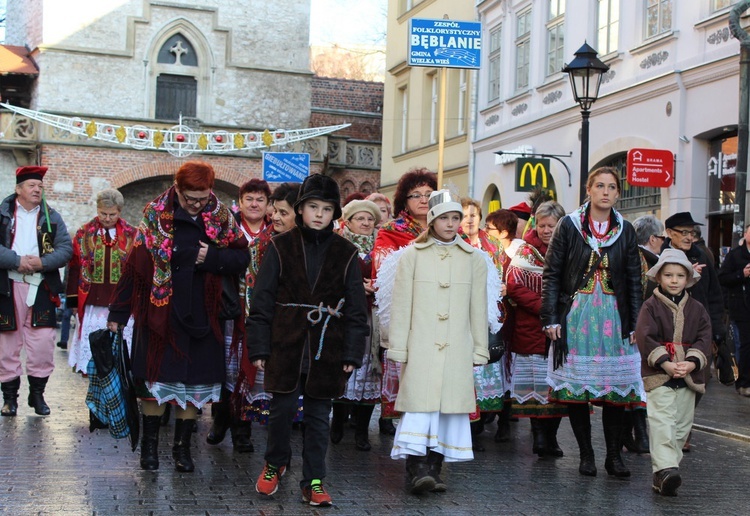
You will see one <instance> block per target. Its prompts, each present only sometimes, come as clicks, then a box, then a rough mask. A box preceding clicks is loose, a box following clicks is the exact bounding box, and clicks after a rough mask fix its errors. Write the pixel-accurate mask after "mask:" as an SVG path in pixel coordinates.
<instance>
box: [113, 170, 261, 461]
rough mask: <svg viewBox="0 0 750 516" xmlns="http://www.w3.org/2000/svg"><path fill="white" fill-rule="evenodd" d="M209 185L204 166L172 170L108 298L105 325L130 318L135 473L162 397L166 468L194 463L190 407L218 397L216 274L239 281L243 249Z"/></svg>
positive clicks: (151, 454) (148, 448) (151, 440)
mask: <svg viewBox="0 0 750 516" xmlns="http://www.w3.org/2000/svg"><path fill="white" fill-rule="evenodd" d="M213 185H214V170H213V168H212V167H211V165H209V164H208V163H203V162H187V163H185V164H183V165H182V166H181V167H180V169H179V170H178V171H177V174H176V175H175V182H174V185H172V186H171V187H170V188H169V189H167V190H166V191H165V192H164V193H162V194H161V195H159V197H157V198H156V199H154V200H153V201H152V202H150V203H149V204H148V206H146V208H145V210H144V215H143V220H142V221H141V224H140V227H139V228H138V234H137V235H136V238H135V243H134V245H133V249H132V251H131V253H130V255H129V257H128V259H127V262H126V263H125V267H124V270H123V273H122V277H121V278H120V281H119V283H118V284H117V289H116V290H115V293H114V295H113V297H112V302H111V303H110V311H109V318H108V324H107V327H108V328H109V329H110V330H111V331H117V330H118V329H119V328H121V327H122V326H123V325H124V324H125V323H126V322H127V320H128V317H129V316H130V314H133V318H134V320H135V328H134V332H133V344H132V364H133V375H134V376H135V378H136V379H137V381H139V382H140V389H139V390H140V392H139V395H140V397H141V400H142V404H141V411H142V412H143V437H142V440H141V469H145V470H155V469H158V468H159V457H158V453H157V448H158V441H159V424H160V418H161V415H162V414H163V413H164V409H165V407H166V403H171V404H173V405H176V408H175V409H176V414H175V417H176V419H175V438H174V446H173V448H172V457H173V458H174V460H175V469H176V470H177V471H183V472H190V471H193V470H194V468H195V466H194V465H193V460H192V458H191V456H190V438H191V436H192V432H193V426H194V421H195V418H196V415H197V412H198V409H200V408H202V407H203V406H204V405H205V404H206V403H210V402H213V401H219V397H220V393H221V384H222V382H223V381H224V374H225V373H224V336H223V328H222V327H221V325H220V322H219V321H220V318H219V315H220V309H221V306H222V303H221V296H222V275H230V276H232V277H233V278H236V279H239V275H240V274H241V273H242V272H243V271H244V270H245V268H246V267H247V265H248V262H249V261H250V254H249V252H248V243H247V239H246V238H245V237H244V236H243V234H242V231H241V230H240V228H239V227H238V225H237V223H236V222H235V220H234V217H233V216H232V212H231V211H230V210H229V209H228V208H227V207H226V206H225V205H224V204H223V203H222V202H221V201H219V199H218V198H217V197H216V195H214V193H213V192H212V188H213ZM243 316H244V314H243V313H240V314H239V315H238V316H237V318H236V319H235V324H241V323H242V319H243Z"/></svg>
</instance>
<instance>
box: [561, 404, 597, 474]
mask: <svg viewBox="0 0 750 516" xmlns="http://www.w3.org/2000/svg"><path fill="white" fill-rule="evenodd" d="M568 410H569V413H570V426H571V427H572V428H573V434H574V435H575V436H576V441H577V442H578V450H579V453H580V457H581V462H580V464H579V466H578V472H579V473H580V474H581V475H586V476H589V477H595V476H596V462H595V460H594V448H593V447H592V446H591V417H590V415H589V406H588V403H580V404H578V403H576V404H572V403H571V404H570V407H569V409H568Z"/></svg>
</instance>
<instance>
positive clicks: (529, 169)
mask: <svg viewBox="0 0 750 516" xmlns="http://www.w3.org/2000/svg"><path fill="white" fill-rule="evenodd" d="M554 187H555V182H554V180H553V178H552V174H551V170H550V160H548V159H536V158H518V159H517V160H516V191H518V192H530V191H532V190H534V189H535V188H543V189H545V190H548V189H554Z"/></svg>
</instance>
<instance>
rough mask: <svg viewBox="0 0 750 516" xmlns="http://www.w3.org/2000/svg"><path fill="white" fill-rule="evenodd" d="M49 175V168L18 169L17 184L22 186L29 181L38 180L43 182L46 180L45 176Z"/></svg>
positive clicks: (30, 167) (31, 167)
mask: <svg viewBox="0 0 750 516" xmlns="http://www.w3.org/2000/svg"><path fill="white" fill-rule="evenodd" d="M46 173H47V167H37V166H36V165H34V166H29V167H18V168H17V169H16V184H21V183H23V182H24V181H26V180H28V179H38V180H39V181H41V180H42V179H44V174H46Z"/></svg>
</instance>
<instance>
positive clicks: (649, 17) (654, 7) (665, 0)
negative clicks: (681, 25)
mask: <svg viewBox="0 0 750 516" xmlns="http://www.w3.org/2000/svg"><path fill="white" fill-rule="evenodd" d="M670 30H672V0H646V39H648V38H653V37H655V36H658V35H659V34H664V33H665V32H669V31H670Z"/></svg>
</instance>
